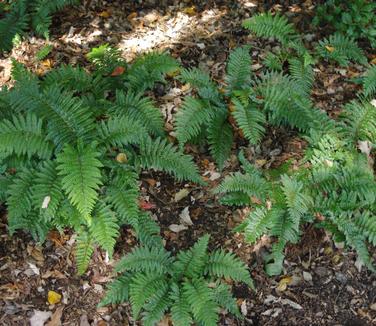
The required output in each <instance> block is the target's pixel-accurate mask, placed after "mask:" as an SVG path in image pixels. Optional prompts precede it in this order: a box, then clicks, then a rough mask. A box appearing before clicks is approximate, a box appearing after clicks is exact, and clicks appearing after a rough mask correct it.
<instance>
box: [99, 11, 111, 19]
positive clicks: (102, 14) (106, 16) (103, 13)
mask: <svg viewBox="0 0 376 326" xmlns="http://www.w3.org/2000/svg"><path fill="white" fill-rule="evenodd" d="M98 16H99V17H103V18H109V17H111V13H110V12H109V11H107V10H104V11H102V12H100V13H99V14H98Z"/></svg>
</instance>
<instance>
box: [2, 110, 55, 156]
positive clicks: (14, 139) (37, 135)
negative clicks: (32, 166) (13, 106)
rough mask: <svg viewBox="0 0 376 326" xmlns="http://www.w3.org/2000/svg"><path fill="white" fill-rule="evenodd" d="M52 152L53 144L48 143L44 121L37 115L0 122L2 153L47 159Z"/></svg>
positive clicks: (15, 116) (14, 117) (15, 117)
mask: <svg viewBox="0 0 376 326" xmlns="http://www.w3.org/2000/svg"><path fill="white" fill-rule="evenodd" d="M52 150H53V145H52V143H51V142H49V141H46V135H45V131H44V130H43V120H42V119H38V118H37V117H36V116H35V115H33V114H28V115H26V116H22V115H19V116H17V115H14V116H13V119H12V120H3V121H1V122H0V152H4V153H9V154H13V153H14V154H17V155H25V154H27V155H28V157H29V158H30V157H31V156H33V155H36V156H39V157H40V158H43V159H47V158H49V157H51V154H52Z"/></svg>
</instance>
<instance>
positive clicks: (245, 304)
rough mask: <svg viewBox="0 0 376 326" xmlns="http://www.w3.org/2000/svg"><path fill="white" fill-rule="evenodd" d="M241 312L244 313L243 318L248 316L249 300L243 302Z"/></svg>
mask: <svg viewBox="0 0 376 326" xmlns="http://www.w3.org/2000/svg"><path fill="white" fill-rule="evenodd" d="M240 311H241V313H242V315H243V316H247V315H248V309H247V300H244V301H243V302H242V304H241V305H240Z"/></svg>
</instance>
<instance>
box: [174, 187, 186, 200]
mask: <svg viewBox="0 0 376 326" xmlns="http://www.w3.org/2000/svg"><path fill="white" fill-rule="evenodd" d="M189 193H190V190H189V189H187V188H183V189H181V190H179V191H178V192H177V193H176V194H175V196H174V202H175V203H177V202H178V201H181V200H182V199H183V198H185V197H187V196H188V195H189Z"/></svg>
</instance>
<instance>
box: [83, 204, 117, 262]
mask: <svg viewBox="0 0 376 326" xmlns="http://www.w3.org/2000/svg"><path fill="white" fill-rule="evenodd" d="M89 230H90V234H91V237H92V238H93V240H94V241H95V242H96V243H98V244H99V245H100V246H101V247H102V248H103V249H104V250H106V251H107V252H108V256H109V257H110V258H112V254H113V252H114V247H115V243H116V238H117V237H118V236H119V224H118V223H117V218H116V215H115V213H114V212H113V211H111V209H110V208H109V207H108V206H105V205H103V204H100V206H99V207H98V208H96V209H95V210H94V213H93V218H92V222H91V225H90V226H89Z"/></svg>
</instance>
